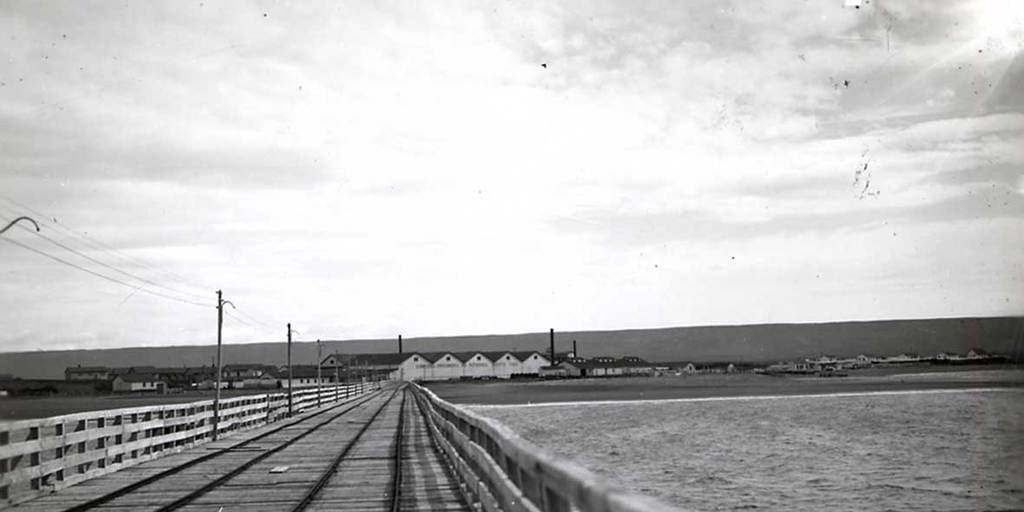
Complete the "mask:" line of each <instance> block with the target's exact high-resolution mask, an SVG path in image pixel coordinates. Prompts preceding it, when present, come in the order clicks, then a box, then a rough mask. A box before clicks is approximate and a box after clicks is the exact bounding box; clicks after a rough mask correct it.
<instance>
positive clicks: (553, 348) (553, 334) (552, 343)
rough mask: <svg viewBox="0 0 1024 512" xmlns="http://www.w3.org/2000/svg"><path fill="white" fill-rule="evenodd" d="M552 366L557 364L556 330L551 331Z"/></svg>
mask: <svg viewBox="0 0 1024 512" xmlns="http://www.w3.org/2000/svg"><path fill="white" fill-rule="evenodd" d="M550 337H551V364H555V330H554V329H551V335H550Z"/></svg>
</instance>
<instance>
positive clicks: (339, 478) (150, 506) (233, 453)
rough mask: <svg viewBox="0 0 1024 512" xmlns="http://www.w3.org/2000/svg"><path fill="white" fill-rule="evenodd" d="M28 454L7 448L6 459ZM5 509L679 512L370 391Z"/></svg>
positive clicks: (431, 407) (450, 415)
mask: <svg viewBox="0 0 1024 512" xmlns="http://www.w3.org/2000/svg"><path fill="white" fill-rule="evenodd" d="M335 396H339V395H338V393H335ZM36 435H38V431H37V432H36ZM19 444H21V443H10V444H8V445H6V446H0V455H3V454H4V452H3V451H2V449H4V448H9V447H11V446H18V445H19ZM3 476H5V477H7V476H9V475H8V474H5V475H3ZM6 505H7V506H9V507H10V510H14V511H18V512H42V511H56V510H59V511H69V512H70V511H76V512H77V511H87V510H94V511H126V510H133V511H134V510H147V511H172V510H182V511H222V512H229V511H234V510H239V511H240V510H245V511H254V512H263V511H267V512H269V511H281V510H283V511H292V512H298V511H326V510H360V511H379V510H384V511H399V510H406V511H419V510H451V511H457V510H484V511H499V510H507V511H524V512H526V511H551V512H563V511H565V512H568V511H570V510H593V511H596V512H618V511H622V512H626V511H639V510H669V509H667V508H666V507H664V506H662V505H660V504H658V503H655V502H652V501H649V500H647V499H645V498H641V497H638V496H634V495H630V494H627V493H624V492H621V491H619V490H616V489H614V488H613V487H611V486H609V485H608V484H607V483H605V482H604V481H602V480H600V479H599V478H597V477H596V476H594V475H592V474H591V473H589V472H587V471H586V470H584V469H582V468H579V467H577V466H574V465H572V464H569V463H567V462H564V461H559V460H555V459H553V458H552V457H551V456H549V455H547V454H545V453H544V452H542V451H540V450H539V449H538V448H536V447H535V446H533V445H531V444H529V443H528V442H526V441H524V440H522V439H520V438H519V437H518V436H517V435H515V434H514V433H513V432H511V431H509V430H508V429H506V428H504V427H503V426H501V425H500V424H498V423H495V422H493V421H492V420H489V419H487V418H484V417H481V416H478V415H476V414H474V413H472V412H470V411H467V410H465V409H463V408H460V407H458V406H454V405H452V404H450V403H448V402H445V401H443V400H441V399H439V398H438V397H436V396H435V395H433V394H432V393H431V392H430V391H429V390H426V389H425V388H422V387H420V386H418V385H416V384H412V383H386V384H384V385H381V386H376V385H375V386H373V387H372V388H370V387H365V386H364V387H361V388H360V389H359V393H348V396H347V398H345V397H341V396H339V398H338V399H337V400H335V401H333V402H331V403H329V404H326V405H324V406H322V407H319V408H309V409H307V410H305V411H304V412H301V413H300V414H297V415H295V416H293V417H289V418H283V419H280V420H279V421H274V422H267V423H265V424H263V425H258V426H255V427H253V428H250V429H247V430H241V431H238V432H234V433H233V434H232V435H229V436H223V437H221V438H219V439H218V440H216V441H209V442H204V443H198V444H196V445H195V446H193V447H191V448H189V449H182V450H179V451H177V452H175V453H169V454H167V455H164V456H160V457H154V458H152V459H151V460H148V461H145V462H140V463H136V464H134V465H131V466H128V467H124V468H123V469H120V470H118V471H110V472H107V473H105V474H103V475H101V476H97V477H95V478H90V479H84V480H82V481H81V482H79V483H77V484H76V485H71V486H67V487H65V488H62V489H60V490H57V491H54V492H52V493H50V494H44V495H39V496H36V497H33V498H32V499H27V500H24V501H18V502H16V503H15V502H14V501H13V500H8V503H7V504H6ZM2 506H3V505H0V507H2Z"/></svg>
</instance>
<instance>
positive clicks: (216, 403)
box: [213, 290, 235, 441]
mask: <svg viewBox="0 0 1024 512" xmlns="http://www.w3.org/2000/svg"><path fill="white" fill-rule="evenodd" d="M224 304H231V307H235V305H234V304H232V303H231V301H229V300H224V299H223V295H222V294H221V291H220V290H217V384H216V386H217V390H216V394H215V395H214V398H213V440H214V441H216V440H217V437H218V435H219V433H218V430H220V385H221V373H223V372H222V370H221V360H220V345H221V330H222V328H223V327H224Z"/></svg>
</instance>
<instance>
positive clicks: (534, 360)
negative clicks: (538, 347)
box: [520, 354, 551, 375]
mask: <svg viewBox="0 0 1024 512" xmlns="http://www.w3.org/2000/svg"><path fill="white" fill-rule="evenodd" d="M549 364H551V363H550V362H548V358H546V357H542V356H541V355H539V354H533V355H531V356H530V357H527V358H526V361H523V362H522V365H521V366H520V368H521V372H520V373H525V374H527V375H537V374H539V373H540V368H541V366H548V365H549Z"/></svg>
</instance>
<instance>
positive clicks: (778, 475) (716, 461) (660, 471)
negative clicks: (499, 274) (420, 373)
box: [477, 389, 1024, 511]
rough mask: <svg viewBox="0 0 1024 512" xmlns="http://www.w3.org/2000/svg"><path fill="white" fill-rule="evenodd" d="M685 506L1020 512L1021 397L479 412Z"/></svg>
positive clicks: (980, 394) (952, 395) (1023, 458)
mask: <svg viewBox="0 0 1024 512" xmlns="http://www.w3.org/2000/svg"><path fill="white" fill-rule="evenodd" d="M477 411H478V412H480V413H483V414H485V415H488V416H491V417H493V418H496V419H498V420H500V421H502V422H504V423H505V424H507V425H509V426H510V427H512V428H514V429H516V430H517V431H518V432H519V433H520V434H521V435H522V436H523V437H525V438H527V439H530V440H531V441H533V442H535V443H537V444H538V445H541V446H542V447H544V448H546V449H548V450H550V451H552V452H555V453H558V454H560V455H562V456H565V457H568V458H570V459H572V460H574V461H575V462H577V463H579V464H581V465H583V466H585V467H587V468H589V469H591V470H593V471H594V472H596V473H599V474H601V475H603V476H605V477H606V478H608V479H610V480H611V481H612V482H615V483H618V484H619V485H621V486H623V487H625V488H628V489H631V490H633V491H635V492H638V493H642V494H647V495H651V496H655V497H658V498H660V499H661V500H662V501H664V502H666V503H670V504H674V505H677V506H679V507H681V508H684V509H696V510H736V509H762V510H806V511H811V510H814V511H817V510H823V509H826V508H827V509H830V510H1008V509H1014V510H1020V509H1024V391H1021V390H1019V389H1018V390H1005V391H1004V390H998V391H966V392H961V391H958V392H944V393H905V394H888V395H885V394H883V395H857V396H816V397H785V398H777V399H744V400H709V401H664V402H653V403H652V402H634V403H615V404H581V405H568V406H564V405H563V406H557V407H550V406H549V407H522V406H518V407H509V408H478V409H477Z"/></svg>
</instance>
